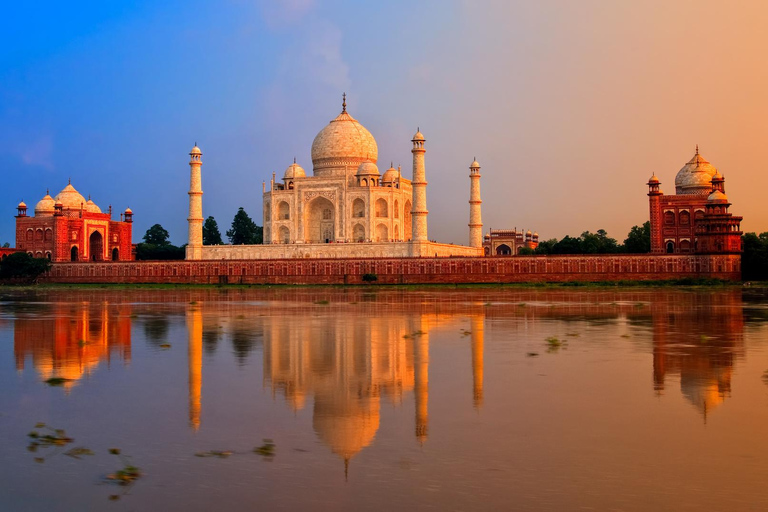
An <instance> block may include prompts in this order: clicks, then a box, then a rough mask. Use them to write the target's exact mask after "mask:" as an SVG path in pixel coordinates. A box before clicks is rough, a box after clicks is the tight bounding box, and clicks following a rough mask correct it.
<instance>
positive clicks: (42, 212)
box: [35, 192, 56, 217]
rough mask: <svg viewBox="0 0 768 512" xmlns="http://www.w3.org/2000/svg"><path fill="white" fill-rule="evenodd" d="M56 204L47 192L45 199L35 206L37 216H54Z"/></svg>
mask: <svg viewBox="0 0 768 512" xmlns="http://www.w3.org/2000/svg"><path fill="white" fill-rule="evenodd" d="M55 204H56V201H54V200H53V198H52V197H51V195H50V194H48V193H47V192H46V193H45V197H43V198H42V199H41V200H40V201H38V202H37V204H36V205H35V216H36V217H37V216H43V217H44V216H46V215H53V210H54V208H53V207H54V205H55Z"/></svg>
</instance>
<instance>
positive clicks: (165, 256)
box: [136, 244, 186, 260]
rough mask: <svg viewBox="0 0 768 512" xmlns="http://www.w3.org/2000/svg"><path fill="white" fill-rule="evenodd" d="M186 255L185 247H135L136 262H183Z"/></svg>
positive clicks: (140, 245) (147, 245) (144, 245)
mask: <svg viewBox="0 0 768 512" xmlns="http://www.w3.org/2000/svg"><path fill="white" fill-rule="evenodd" d="M185 255H186V245H183V246H181V247H176V246H175V245H171V244H167V245H154V244H138V245H137V246H136V259H137V260H183V259H184V256H185Z"/></svg>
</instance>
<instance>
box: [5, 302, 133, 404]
mask: <svg viewBox="0 0 768 512" xmlns="http://www.w3.org/2000/svg"><path fill="white" fill-rule="evenodd" d="M129 314H130V307H129V306H125V305H117V306H116V305H110V304H108V303H106V302H104V303H95V304H90V303H88V302H78V303H67V302H53V303H51V304H48V305H46V307H45V309H44V311H39V310H38V311H34V312H33V313H28V312H24V311H21V312H19V313H18V314H17V316H16V318H15V322H14V355H15V357H16V369H17V370H19V371H21V370H24V368H25V366H26V364H27V359H29V358H31V359H32V365H33V366H34V367H35V369H36V370H37V372H38V373H39V374H40V376H41V378H42V379H43V380H47V379H51V378H61V379H65V381H64V383H63V386H64V387H65V389H66V390H67V392H69V391H70V390H71V389H72V387H73V386H75V385H76V384H77V383H78V382H79V381H80V380H81V379H82V378H83V377H87V376H88V375H90V374H91V372H93V371H94V370H95V369H96V368H97V367H98V366H99V364H100V363H102V362H106V363H107V365H109V364H111V362H112V358H113V357H114V356H115V355H117V357H119V358H120V359H121V360H122V361H123V362H125V363H128V362H130V360H131V320H130V317H129ZM43 315H44V316H43Z"/></svg>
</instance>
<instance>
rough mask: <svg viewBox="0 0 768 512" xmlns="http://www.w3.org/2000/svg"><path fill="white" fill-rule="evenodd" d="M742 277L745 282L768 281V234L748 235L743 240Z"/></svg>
mask: <svg viewBox="0 0 768 512" xmlns="http://www.w3.org/2000/svg"><path fill="white" fill-rule="evenodd" d="M741 240H742V246H743V247H744V253H743V254H742V255H741V277H742V279H744V280H745V281H756V280H760V281H764V280H766V279H768V232H765V233H760V234H759V235H758V234H756V233H746V234H745V235H744V236H743V237H742V238H741Z"/></svg>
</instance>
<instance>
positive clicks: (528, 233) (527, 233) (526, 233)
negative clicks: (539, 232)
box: [525, 229, 533, 236]
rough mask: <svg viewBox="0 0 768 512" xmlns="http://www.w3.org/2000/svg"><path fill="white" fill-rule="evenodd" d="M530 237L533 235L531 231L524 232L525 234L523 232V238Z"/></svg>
mask: <svg viewBox="0 0 768 512" xmlns="http://www.w3.org/2000/svg"><path fill="white" fill-rule="evenodd" d="M531 235H533V233H531V230H530V229H529V230H528V231H526V232H525V236H531Z"/></svg>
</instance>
